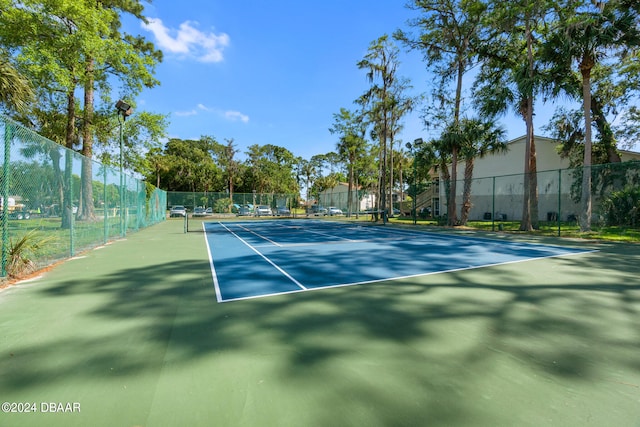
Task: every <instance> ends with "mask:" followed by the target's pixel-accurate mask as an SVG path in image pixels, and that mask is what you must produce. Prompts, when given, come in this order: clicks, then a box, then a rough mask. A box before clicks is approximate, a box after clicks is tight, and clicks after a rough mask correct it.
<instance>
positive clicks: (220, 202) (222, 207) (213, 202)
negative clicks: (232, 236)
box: [167, 191, 300, 214]
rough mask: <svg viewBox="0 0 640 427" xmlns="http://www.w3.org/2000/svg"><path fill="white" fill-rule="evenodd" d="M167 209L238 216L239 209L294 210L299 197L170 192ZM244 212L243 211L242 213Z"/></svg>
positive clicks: (273, 194) (270, 194)
mask: <svg viewBox="0 0 640 427" xmlns="http://www.w3.org/2000/svg"><path fill="white" fill-rule="evenodd" d="M167 203H168V208H171V207H172V206H184V207H186V208H187V211H188V212H189V213H192V212H193V211H194V210H195V208H197V207H201V208H204V209H207V208H208V209H210V213H212V214H238V213H239V211H240V209H241V208H245V209H248V210H249V211H250V212H253V210H254V207H255V206H259V205H264V206H269V208H271V209H272V210H273V211H274V212H276V211H277V209H278V208H287V209H289V210H295V209H297V208H298V207H299V203H300V197H299V196H298V195H297V194H282V193H261V192H255V193H233V194H232V195H231V194H229V193H214V192H188V191H170V192H168V193H167ZM243 212H244V211H243Z"/></svg>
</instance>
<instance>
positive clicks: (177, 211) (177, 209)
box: [169, 205, 187, 218]
mask: <svg viewBox="0 0 640 427" xmlns="http://www.w3.org/2000/svg"><path fill="white" fill-rule="evenodd" d="M174 216H182V217H185V216H187V208H185V207H184V206H180V205H178V206H174V207H172V208H171V210H170V211H169V218H173V217H174Z"/></svg>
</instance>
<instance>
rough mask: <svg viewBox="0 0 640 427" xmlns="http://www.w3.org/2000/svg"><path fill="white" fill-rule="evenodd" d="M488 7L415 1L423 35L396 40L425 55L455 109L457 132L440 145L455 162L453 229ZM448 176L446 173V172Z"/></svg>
mask: <svg viewBox="0 0 640 427" xmlns="http://www.w3.org/2000/svg"><path fill="white" fill-rule="evenodd" d="M486 6H487V5H486V3H485V2H484V1H480V0H470V1H464V2H461V1H457V0H413V1H411V2H409V4H408V7H409V8H411V9H414V10H417V11H420V12H421V13H422V16H420V17H419V18H417V19H415V20H413V21H411V22H410V25H411V26H413V27H415V28H418V29H419V31H420V32H421V33H420V34H418V35H417V36H412V35H411V34H407V33H405V32H403V31H397V32H396V33H395V34H394V37H396V38H397V39H399V40H401V41H403V42H404V43H405V45H406V46H407V47H409V48H410V49H416V50H419V51H422V52H423V54H424V59H425V61H426V62H427V65H428V66H430V67H431V68H432V69H433V70H434V71H435V73H436V75H437V76H439V77H440V82H439V84H440V90H439V93H438V94H437V95H438V97H439V99H440V100H442V101H443V102H444V103H445V104H448V105H452V110H453V111H452V114H451V115H452V116H453V124H452V126H453V128H451V127H450V128H449V131H445V132H444V134H443V138H440V140H439V142H440V143H442V144H444V145H443V146H441V147H440V148H442V149H448V150H450V151H449V154H450V156H451V157H450V158H451V176H452V177H453V179H452V180H448V185H447V188H448V202H447V216H448V218H447V219H448V222H449V225H456V224H457V218H456V201H455V198H456V181H455V177H456V175H457V163H458V152H459V149H460V143H459V142H457V141H455V140H454V137H455V135H456V134H457V132H456V131H454V128H455V127H457V126H458V123H459V120H460V116H461V111H462V108H461V104H462V83H463V77H464V75H465V73H466V72H467V71H469V69H471V67H472V66H473V65H474V63H475V59H476V56H477V54H478V52H479V46H481V44H482V42H481V32H480V30H481V27H482V26H481V23H482V19H483V16H484V13H485V11H486ZM451 82H453V83H454V84H455V95H454V98H453V100H451V99H448V98H449V93H450V92H451V91H450V88H449V85H450V83H451ZM442 172H444V169H443V170H442Z"/></svg>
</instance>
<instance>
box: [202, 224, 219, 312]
mask: <svg viewBox="0 0 640 427" xmlns="http://www.w3.org/2000/svg"><path fill="white" fill-rule="evenodd" d="M204 225H205V224H204V221H203V222H202V231H203V232H204V241H205V243H206V244H207V252H208V253H207V255H208V256H209V265H210V266H211V276H213V287H214V288H215V290H216V300H217V301H218V302H224V300H223V299H222V292H220V284H219V282H218V274H216V268H215V267H214V266H213V257H212V256H211V247H210V246H209V239H207V228H206V227H205V226H204Z"/></svg>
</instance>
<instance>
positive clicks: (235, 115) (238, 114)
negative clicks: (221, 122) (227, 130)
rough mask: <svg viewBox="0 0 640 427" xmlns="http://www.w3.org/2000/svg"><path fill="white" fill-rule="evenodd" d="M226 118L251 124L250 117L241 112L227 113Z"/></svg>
mask: <svg viewBox="0 0 640 427" xmlns="http://www.w3.org/2000/svg"><path fill="white" fill-rule="evenodd" d="M224 118H225V119H227V120H231V121H236V120H240V121H241V122H242V123H248V122H249V116H247V115H246V114H242V113H241V112H239V111H225V112H224Z"/></svg>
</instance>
